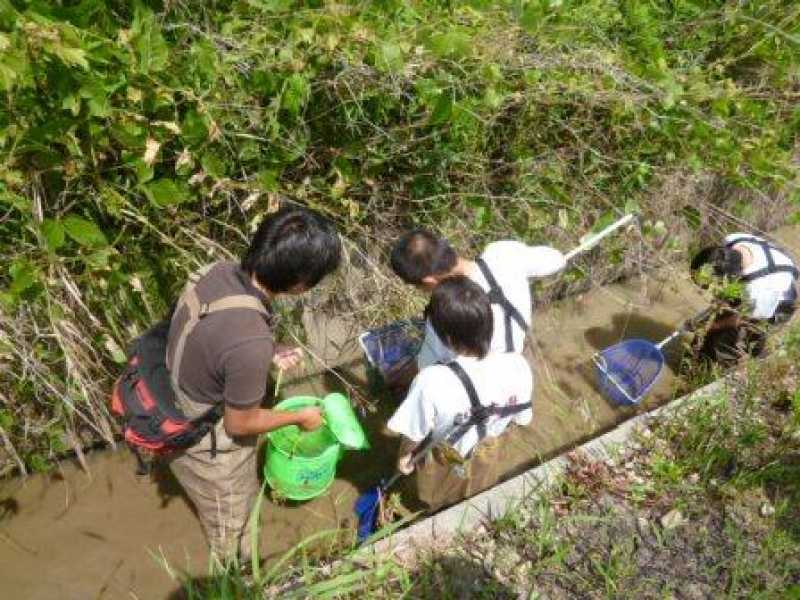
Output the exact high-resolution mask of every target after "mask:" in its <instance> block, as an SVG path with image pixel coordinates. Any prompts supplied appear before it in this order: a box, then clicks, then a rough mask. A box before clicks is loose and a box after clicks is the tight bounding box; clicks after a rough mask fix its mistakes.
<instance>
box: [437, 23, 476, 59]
mask: <svg viewBox="0 0 800 600" xmlns="http://www.w3.org/2000/svg"><path fill="white" fill-rule="evenodd" d="M429 46H430V49H431V51H432V52H433V53H434V54H435V55H436V56H438V57H439V58H464V57H467V56H470V55H471V54H472V38H471V36H470V35H469V34H468V33H467V32H465V31H459V30H457V29H453V30H451V31H448V32H447V33H439V34H436V35H433V36H431V39H430V42H429Z"/></svg>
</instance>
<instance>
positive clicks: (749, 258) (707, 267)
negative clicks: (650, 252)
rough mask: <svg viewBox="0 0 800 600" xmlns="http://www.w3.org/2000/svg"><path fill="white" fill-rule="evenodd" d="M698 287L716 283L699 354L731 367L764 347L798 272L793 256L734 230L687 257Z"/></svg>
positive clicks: (786, 307)
mask: <svg viewBox="0 0 800 600" xmlns="http://www.w3.org/2000/svg"><path fill="white" fill-rule="evenodd" d="M691 268H692V276H693V278H694V280H695V282H697V283H698V284H699V285H700V286H701V287H704V288H708V287H711V286H716V288H717V292H716V294H715V296H716V297H717V303H718V305H719V306H718V310H717V311H716V314H715V315H714V316H713V318H712V320H711V321H710V322H709V323H708V324H707V325H706V327H705V328H704V329H705V331H704V335H703V336H700V337H699V338H698V342H697V344H696V348H695V350H696V352H697V354H698V355H699V357H701V358H704V359H707V360H710V361H714V362H717V363H720V364H722V365H731V364H733V363H735V362H736V361H737V360H738V359H739V358H741V357H742V356H744V355H746V354H750V355H752V356H758V355H759V354H761V352H762V351H763V350H764V347H765V343H766V334H767V327H768V326H769V325H775V324H779V323H784V322H786V321H788V320H789V319H790V318H791V316H792V314H793V313H794V310H795V305H796V302H797V278H798V270H797V267H796V266H795V263H794V261H793V260H792V258H791V257H790V256H789V255H788V254H787V253H786V252H785V251H784V250H782V249H780V248H778V247H776V246H775V245H773V244H771V243H770V242H768V241H767V240H765V239H764V238H761V237H757V236H754V235H748V234H746V233H734V234H731V235H729V236H727V237H726V238H725V242H724V244H723V245H721V246H710V247H708V248H704V249H703V250H701V251H700V252H699V253H698V254H697V255H696V256H695V257H694V259H693V260H692V265H691Z"/></svg>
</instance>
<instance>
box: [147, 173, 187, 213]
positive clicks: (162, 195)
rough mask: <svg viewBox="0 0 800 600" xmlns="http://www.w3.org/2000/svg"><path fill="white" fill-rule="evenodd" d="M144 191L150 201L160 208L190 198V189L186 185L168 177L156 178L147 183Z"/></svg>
mask: <svg viewBox="0 0 800 600" xmlns="http://www.w3.org/2000/svg"><path fill="white" fill-rule="evenodd" d="M144 193H145V194H146V195H147V197H148V199H149V200H150V202H152V203H153V204H155V205H156V206H157V207H159V208H166V207H167V206H175V205H177V204H181V203H182V202H186V201H187V200H188V199H189V190H188V189H187V188H186V186H184V185H181V184H179V183H177V182H176V181H175V180H174V179H168V178H162V179H156V180H155V181H153V182H151V183H149V184H147V185H146V186H145V187H144Z"/></svg>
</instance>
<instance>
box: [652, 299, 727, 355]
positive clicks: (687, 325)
mask: <svg viewBox="0 0 800 600" xmlns="http://www.w3.org/2000/svg"><path fill="white" fill-rule="evenodd" d="M713 312H714V307H713V306H709V307H707V308H704V309H703V310H701V311H700V312H699V313H697V314H696V315H695V316H693V317H692V318H690V319H687V320H686V321H685V322H684V324H683V325H681V326H680V328H679V329H676V330H675V331H673V332H672V333H671V334H670V335H669V336H668V337H665V338H664V339H663V340H661V341H660V342H658V343H657V344H656V348H658V349H659V350H661V349H662V348H663V347H664V346H666V345H667V344H669V343H670V342H671V341H672V340H674V339H675V338H676V337H678V336H679V335H680V334H682V333H683V332H685V331H689V330H690V329H692V328H694V327H696V326H697V325H698V323H700V322H701V321H702V320H704V319H705V318H706V317H707V316H708V315H710V314H711V313H713Z"/></svg>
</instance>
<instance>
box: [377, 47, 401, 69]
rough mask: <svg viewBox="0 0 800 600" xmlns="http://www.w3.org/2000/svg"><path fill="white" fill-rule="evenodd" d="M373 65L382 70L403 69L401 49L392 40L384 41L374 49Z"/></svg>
mask: <svg viewBox="0 0 800 600" xmlns="http://www.w3.org/2000/svg"><path fill="white" fill-rule="evenodd" d="M375 66H376V67H377V68H378V69H379V70H380V71H384V72H393V73H397V72H398V71H401V70H402V69H403V66H405V63H404V61H403V50H402V48H400V46H398V45H397V44H395V43H393V42H384V43H383V44H380V45H378V47H377V48H376V50H375Z"/></svg>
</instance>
